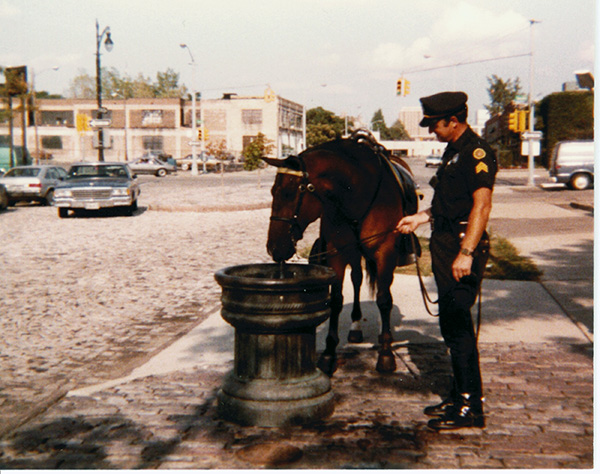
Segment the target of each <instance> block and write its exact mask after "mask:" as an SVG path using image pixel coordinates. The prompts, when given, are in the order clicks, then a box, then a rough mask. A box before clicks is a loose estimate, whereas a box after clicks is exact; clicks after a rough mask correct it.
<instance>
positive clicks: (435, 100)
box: [397, 92, 497, 430]
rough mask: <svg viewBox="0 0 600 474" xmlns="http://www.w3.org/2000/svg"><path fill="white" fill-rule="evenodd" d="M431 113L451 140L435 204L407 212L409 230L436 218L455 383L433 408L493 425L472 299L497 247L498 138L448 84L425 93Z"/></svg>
mask: <svg viewBox="0 0 600 474" xmlns="http://www.w3.org/2000/svg"><path fill="white" fill-rule="evenodd" d="M421 105H422V108H423V114H424V117H423V120H422V121H421V123H420V126H421V127H428V128H429V132H430V133H435V135H436V136H437V138H438V140H440V141H442V142H445V143H448V145H447V147H446V150H445V152H444V155H443V157H442V164H441V166H440V167H439V169H438V171H437V173H436V175H435V176H434V177H433V179H432V181H431V183H430V184H431V185H432V186H433V187H434V196H433V200H432V203H431V207H430V208H429V209H427V210H424V211H420V212H418V213H417V214H414V215H412V216H407V217H404V218H403V219H401V220H400V222H399V223H398V225H397V230H398V231H400V232H402V233H410V232H414V231H415V229H416V228H417V227H418V226H419V225H421V224H424V223H426V222H431V224H432V226H431V227H432V233H431V240H430V251H431V259H432V267H433V273H434V276H435V281H436V285H437V288H438V298H439V300H438V301H439V323H440V330H441V333H442V336H443V338H444V342H445V343H446V345H447V346H448V348H449V349H450V358H451V361H452V371H453V375H454V381H453V387H452V391H451V393H450V395H449V396H448V397H447V398H446V399H445V400H444V401H442V402H441V403H440V404H438V405H434V406H430V407H427V408H425V411H424V412H425V414H426V415H428V416H431V417H434V418H432V419H431V420H429V423H428V425H429V426H430V427H431V428H433V429H436V430H451V429H457V428H464V427H479V428H483V427H484V426H485V418H484V413H483V402H482V399H483V393H482V384H481V374H480V370H479V353H478V350H477V338H476V335H475V329H474V327H473V321H472V319H471V307H472V306H473V304H474V303H475V300H476V297H477V294H478V291H479V287H480V284H481V279H482V276H483V271H484V269H485V265H486V262H487V258H488V255H489V238H488V236H487V233H486V227H487V223H488V219H489V216H490V211H491V209H492V190H493V187H494V180H495V176H496V171H497V164H496V157H495V154H494V151H493V150H492V149H491V148H490V146H489V145H488V144H487V143H486V142H485V140H483V139H482V138H481V137H479V136H478V135H477V134H476V133H475V132H473V130H472V129H471V127H470V126H469V125H468V124H467V95H466V94H465V93H464V92H441V93H439V94H435V95H432V96H429V97H423V98H422V99H421Z"/></svg>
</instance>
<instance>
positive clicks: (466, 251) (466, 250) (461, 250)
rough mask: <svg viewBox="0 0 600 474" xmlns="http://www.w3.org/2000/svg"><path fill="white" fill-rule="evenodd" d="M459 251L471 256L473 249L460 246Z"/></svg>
mask: <svg viewBox="0 0 600 474" xmlns="http://www.w3.org/2000/svg"><path fill="white" fill-rule="evenodd" d="M460 253H462V254H463V255H466V256H467V257H472V256H473V251H472V250H469V249H466V248H464V247H462V248H461V249H460Z"/></svg>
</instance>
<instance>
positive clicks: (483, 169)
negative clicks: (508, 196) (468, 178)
mask: <svg viewBox="0 0 600 474" xmlns="http://www.w3.org/2000/svg"><path fill="white" fill-rule="evenodd" d="M487 172H488V166H487V165H486V164H485V163H484V162H483V161H481V162H479V164H478V165H477V166H476V167H475V174H478V173H487Z"/></svg>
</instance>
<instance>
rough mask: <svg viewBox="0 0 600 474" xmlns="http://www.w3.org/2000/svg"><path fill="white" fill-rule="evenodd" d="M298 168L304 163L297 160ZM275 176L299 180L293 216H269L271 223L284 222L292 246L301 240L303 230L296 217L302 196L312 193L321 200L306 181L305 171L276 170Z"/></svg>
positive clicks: (313, 186)
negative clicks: (281, 175)
mask: <svg viewBox="0 0 600 474" xmlns="http://www.w3.org/2000/svg"><path fill="white" fill-rule="evenodd" d="M298 161H299V163H300V166H301V167H302V168H304V163H303V162H302V160H298ZM277 174H287V175H291V176H297V177H299V178H300V180H299V183H298V192H297V193H296V207H295V209H294V214H293V216H292V217H283V216H273V215H272V216H271V220H272V221H279V222H285V223H287V224H288V225H289V226H290V235H291V236H292V241H293V242H294V244H295V243H296V242H298V241H299V240H300V239H302V234H303V232H304V231H303V230H302V229H301V228H300V224H299V223H298V215H299V213H300V209H301V207H302V201H303V199H304V195H305V194H306V193H307V192H309V193H313V194H314V195H315V196H317V197H318V199H319V200H321V201H322V199H321V198H320V197H319V196H318V194H316V193H315V191H316V188H315V185H314V184H312V183H311V182H310V181H309V180H308V173H307V172H306V171H305V170H294V169H291V168H283V167H281V168H278V170H277Z"/></svg>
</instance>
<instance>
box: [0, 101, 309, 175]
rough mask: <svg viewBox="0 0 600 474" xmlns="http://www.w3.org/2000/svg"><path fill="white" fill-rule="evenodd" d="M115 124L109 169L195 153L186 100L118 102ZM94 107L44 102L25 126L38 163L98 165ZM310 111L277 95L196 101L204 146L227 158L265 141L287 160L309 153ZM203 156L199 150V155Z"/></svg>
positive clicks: (108, 138)
mask: <svg viewBox="0 0 600 474" xmlns="http://www.w3.org/2000/svg"><path fill="white" fill-rule="evenodd" d="M102 105H103V107H105V108H106V109H107V110H108V113H109V116H110V120H111V124H110V126H109V127H107V128H106V129H105V130H106V133H107V135H105V138H104V143H105V147H106V146H107V147H108V148H106V149H105V151H104V156H105V160H106V161H125V160H126V158H127V159H129V160H131V159H134V158H137V157H140V156H142V155H143V154H144V153H147V152H149V151H156V152H163V153H166V154H169V155H172V156H173V157H174V158H180V157H184V156H186V155H188V154H190V153H191V144H190V143H191V141H192V140H194V139H195V138H197V137H192V103H191V101H188V100H183V99H178V98H175V99H127V100H123V99H118V100H107V99H104V100H103V102H102ZM96 108H97V105H96V101H95V100H84V99H41V100H37V101H36V111H35V114H33V113H30V114H29V116H28V120H27V127H25V128H26V142H27V147H28V149H29V150H30V152H31V154H32V155H34V156H35V155H36V154H37V152H39V153H40V154H41V155H42V156H43V155H44V154H51V155H52V157H53V158H54V159H55V160H56V161H59V162H63V163H69V162H74V161H79V160H88V161H92V160H95V159H97V157H98V152H97V149H96V148H95V143H96V142H97V139H96V137H97V133H95V132H94V129H92V128H91V127H90V126H89V121H90V120H91V119H92V118H93V117H94V113H95V110H96ZM303 114H304V108H303V106H302V105H300V104H297V103H295V102H292V101H290V100H287V99H284V98H282V97H279V96H275V95H267V94H266V95H265V96H260V97H241V96H237V95H236V94H224V95H223V97H222V98H221V99H208V100H206V99H205V100H201V101H198V102H197V104H196V116H197V119H198V122H197V123H198V128H199V129H200V128H203V129H204V130H206V132H207V133H206V135H205V143H207V144H208V143H210V142H220V141H224V142H225V145H226V149H227V150H228V152H229V153H231V154H233V155H234V156H236V157H240V156H241V154H242V151H243V149H244V147H245V146H247V145H248V144H249V143H251V142H252V140H254V139H255V138H256V136H257V135H258V133H262V134H264V135H265V136H266V138H267V139H268V140H270V141H271V142H272V143H273V145H274V146H275V150H276V151H274V152H273V153H274V154H276V155H277V156H286V155H288V154H290V153H299V152H300V151H301V150H303V149H304V118H303ZM20 115H21V114H20V113H19V112H18V111H17V112H16V114H15V117H16V119H15V120H14V126H13V143H14V144H15V145H20V144H21V143H22V130H23V127H22V125H21V119H20ZM8 136H9V125H8V122H4V123H0V140H2V141H3V142H7V141H8ZM198 151H199V148H198Z"/></svg>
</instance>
